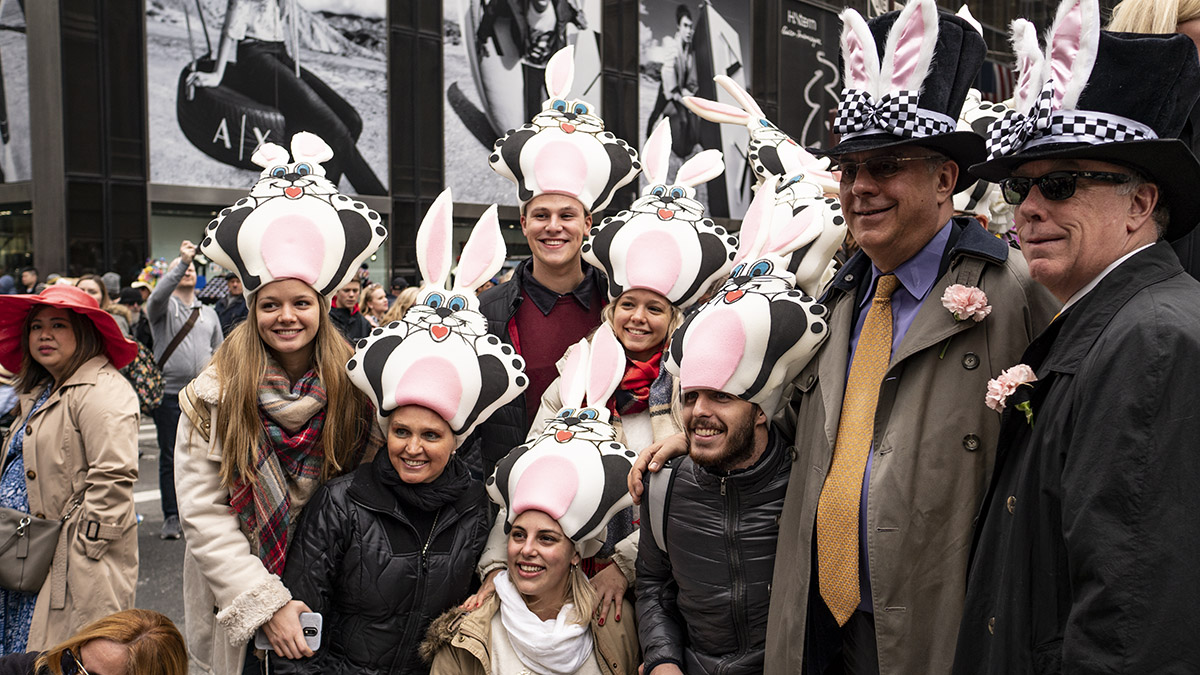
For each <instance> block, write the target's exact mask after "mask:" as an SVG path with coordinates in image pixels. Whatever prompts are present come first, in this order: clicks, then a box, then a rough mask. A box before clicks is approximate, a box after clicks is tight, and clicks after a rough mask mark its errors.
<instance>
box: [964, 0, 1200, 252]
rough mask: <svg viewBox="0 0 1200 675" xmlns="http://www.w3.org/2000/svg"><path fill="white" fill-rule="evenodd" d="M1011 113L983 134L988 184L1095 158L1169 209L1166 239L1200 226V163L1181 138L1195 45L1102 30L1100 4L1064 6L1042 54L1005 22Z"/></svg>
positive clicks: (1023, 24) (1198, 80)
mask: <svg viewBox="0 0 1200 675" xmlns="http://www.w3.org/2000/svg"><path fill="white" fill-rule="evenodd" d="M1012 38H1013V49H1014V51H1015V52H1016V55H1017V70H1018V78H1017V88H1016V91H1015V95H1014V108H1015V110H1014V111H1012V112H1010V113H1008V114H1007V115H1005V116H1004V117H1003V118H1002V119H1000V120H997V121H996V122H995V123H993V124H992V125H991V126H990V127H989V133H988V139H987V149H988V157H987V161H985V162H983V163H981V164H976V165H975V166H972V167H971V173H973V174H975V175H976V176H978V177H980V178H983V179H985V180H990V181H1000V180H1003V179H1004V178H1008V177H1009V176H1010V175H1012V172H1013V170H1014V169H1016V168H1017V167H1018V166H1020V165H1022V164H1024V163H1026V162H1030V161H1033V160H1037V159H1092V160H1099V161H1105V162H1112V163H1114V164H1122V165H1126V166H1129V167H1132V168H1135V169H1137V170H1138V171H1140V172H1141V173H1143V174H1145V175H1146V176H1148V177H1149V178H1150V179H1151V180H1152V181H1153V182H1154V183H1156V184H1157V185H1158V186H1159V188H1160V189H1161V191H1162V194H1161V196H1160V199H1162V200H1164V201H1165V202H1166V204H1167V206H1168V207H1169V209H1170V213H1171V219H1170V225H1169V226H1168V227H1167V233H1166V235H1167V239H1176V238H1178V237H1181V236H1183V235H1184V234H1187V233H1188V232H1190V231H1191V230H1192V228H1193V227H1195V224H1196V221H1197V220H1198V219H1200V191H1197V190H1196V186H1197V185H1200V162H1198V161H1197V160H1196V157H1195V155H1193V154H1192V151H1191V149H1190V148H1188V146H1187V145H1186V144H1185V143H1184V142H1183V141H1181V140H1179V135H1180V133H1181V132H1182V131H1183V128H1184V124H1185V123H1186V122H1187V119H1188V115H1189V114H1190V113H1191V111H1192V107H1193V105H1194V104H1195V102H1196V98H1197V95H1198V94H1200V63H1198V62H1197V58H1196V45H1195V44H1194V43H1193V42H1192V41H1191V40H1190V39H1189V38H1188V37H1187V36H1184V35H1169V36H1168V35H1137V34H1130V33H1109V32H1104V31H1101V30H1100V7H1099V4H1098V2H1097V0H1065V1H1064V2H1063V3H1062V4H1060V5H1059V7H1058V12H1057V14H1056V16H1055V20H1054V24H1053V25H1052V26H1051V28H1050V32H1049V36H1048V39H1047V44H1046V48H1045V51H1044V52H1043V51H1042V50H1041V49H1040V48H1039V46H1038V40H1037V33H1036V31H1035V30H1034V27H1033V24H1031V23H1029V22H1028V21H1026V20H1024V19H1017V20H1016V21H1014V22H1013V24H1012Z"/></svg>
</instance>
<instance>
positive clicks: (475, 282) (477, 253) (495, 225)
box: [454, 204, 508, 292]
mask: <svg viewBox="0 0 1200 675" xmlns="http://www.w3.org/2000/svg"><path fill="white" fill-rule="evenodd" d="M507 255H508V247H506V246H505V245H504V235H502V234H501V233H500V218H499V217H498V216H497V215H496V205H495V204H492V205H491V206H489V207H488V208H487V210H486V211H484V212H483V215H482V216H480V217H479V221H478V222H477V223H475V228H474V229H473V230H471V236H470V237H469V238H468V239H467V245H466V246H464V247H463V252H462V257H461V258H459V261H458V273H457V274H456V275H455V277H454V288H456V289H462V290H465V291H470V292H474V291H475V289H476V288H479V286H480V285H482V284H483V282H485V281H487V280H488V279H491V278H492V277H493V276H495V274H496V273H497V272H499V271H500V268H501V267H503V266H504V258H505V256H507Z"/></svg>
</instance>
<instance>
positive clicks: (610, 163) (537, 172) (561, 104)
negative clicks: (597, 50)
mask: <svg viewBox="0 0 1200 675" xmlns="http://www.w3.org/2000/svg"><path fill="white" fill-rule="evenodd" d="M574 53H575V48H574V47H572V46H569V45H568V46H567V47H564V48H563V49H561V50H559V51H558V52H556V53H555V54H554V56H552V57H550V60H549V61H548V62H547V63H546V91H547V92H549V94H550V98H549V99H547V100H546V101H545V102H544V103H543V104H542V111H541V112H540V113H538V114H537V115H534V117H533V120H532V121H531V122H530V123H529V124H525V125H523V126H521V128H520V129H516V130H514V131H509V132H508V133H507V134H505V135H504V137H503V138H501V139H499V140H497V141H496V146H495V149H494V150H493V151H492V154H491V156H490V157H488V163H489V164H491V167H492V170H493V171H495V172H496V173H498V174H500V175H501V176H504V177H505V178H507V179H509V180H511V181H512V182H514V183H516V184H517V199H518V200H519V201H520V202H521V209H522V211H523V210H524V209H525V204H527V203H528V202H529V200H531V199H533V198H534V197H537V196H538V195H542V194H563V195H567V196H570V197H574V198H576V199H578V200H579V201H580V202H581V203H582V204H583V206H584V208H585V209H587V211H588V213H593V212H595V211H599V210H602V209H603V208H604V207H605V206H607V205H608V202H609V201H610V200H611V199H612V197H613V194H615V193H616V191H617V190H619V189H620V188H621V187H623V186H625V185H627V184H628V183H629V182H630V181H632V180H633V179H634V178H635V177H637V174H638V171H640V170H641V168H642V165H641V162H640V161H639V160H638V155H637V151H636V150H634V149H633V147H632V146H630V145H629V144H628V143H626V142H625V141H623V140H621V139H619V138H617V137H616V136H615V135H613V133H612V132H609V131H605V130H604V120H602V119H600V116H599V114H598V113H597V111H596V109H595V106H593V105H592V104H590V103H588V102H587V101H582V100H578V99H570V98H568V95H569V94H570V91H571V82H572V80H573V79H574V77H575V57H574Z"/></svg>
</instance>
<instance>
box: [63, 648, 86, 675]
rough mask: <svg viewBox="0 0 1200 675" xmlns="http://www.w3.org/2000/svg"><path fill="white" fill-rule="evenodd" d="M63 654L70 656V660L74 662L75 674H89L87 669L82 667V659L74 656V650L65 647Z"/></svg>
mask: <svg viewBox="0 0 1200 675" xmlns="http://www.w3.org/2000/svg"><path fill="white" fill-rule="evenodd" d="M63 654H64V655H69V656H70V657H71V662H72V663H74V664H75V672H76V673H77V675H91V673H89V672H88V669H87V668H84V667H83V661H80V660H79V657H78V656H75V652H73V651H71V650H70V649H67V650H65V651H64V652H63Z"/></svg>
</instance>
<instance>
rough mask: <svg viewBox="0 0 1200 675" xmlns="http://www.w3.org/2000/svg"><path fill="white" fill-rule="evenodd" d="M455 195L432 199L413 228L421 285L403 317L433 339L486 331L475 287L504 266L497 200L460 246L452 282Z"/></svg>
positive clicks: (505, 255) (439, 196)
mask: <svg viewBox="0 0 1200 675" xmlns="http://www.w3.org/2000/svg"><path fill="white" fill-rule="evenodd" d="M453 212H454V197H453V194H452V193H451V191H450V188H446V189H445V190H442V193H441V194H439V195H438V196H437V199H435V200H433V205H432V206H430V207H429V210H428V211H426V212H425V217H424V218H423V219H422V220H421V227H420V228H419V229H418V230H417V267H418V268H419V269H420V270H421V288H420V289H419V290H418V291H417V297H416V300H414V303H413V306H412V307H410V308H409V309H408V311H406V312H405V313H404V317H403V318H404V320H405V321H407V322H409V323H412V324H415V325H417V326H418V327H421V328H425V329H426V330H429V331H430V333H431V334H432V335H433V337H434V339H436V340H444V339H446V338H447V336H449V334H450V331H451V330H454V331H456V332H459V333H464V334H467V335H472V336H474V337H479V336H482V335H484V334H486V333H487V320H486V319H485V318H484V316H483V315H482V314H480V313H479V298H478V297H477V296H476V295H475V289H477V288H479V287H480V286H482V285H483V284H484V283H485V282H487V281H488V280H489V279H491V278H492V277H494V276H496V274H497V273H498V272H499V271H500V269H501V268H502V267H504V258H505V257H507V255H508V248H507V247H506V246H505V245H504V236H503V235H502V234H501V232H500V219H499V218H498V217H497V215H496V205H495V204H492V205H491V206H489V207H488V208H487V209H486V210H485V211H484V212H483V215H482V216H480V217H479V220H478V221H477V222H476V223H475V227H474V229H472V230H471V236H470V237H468V238H467V243H466V245H464V246H463V250H462V256H461V257H460V258H459V261H458V268H457V269H456V270H454V274H453V278H454V280H453V282H451V266H452V265H453V263H454V251H453V243H454V213H453Z"/></svg>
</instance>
